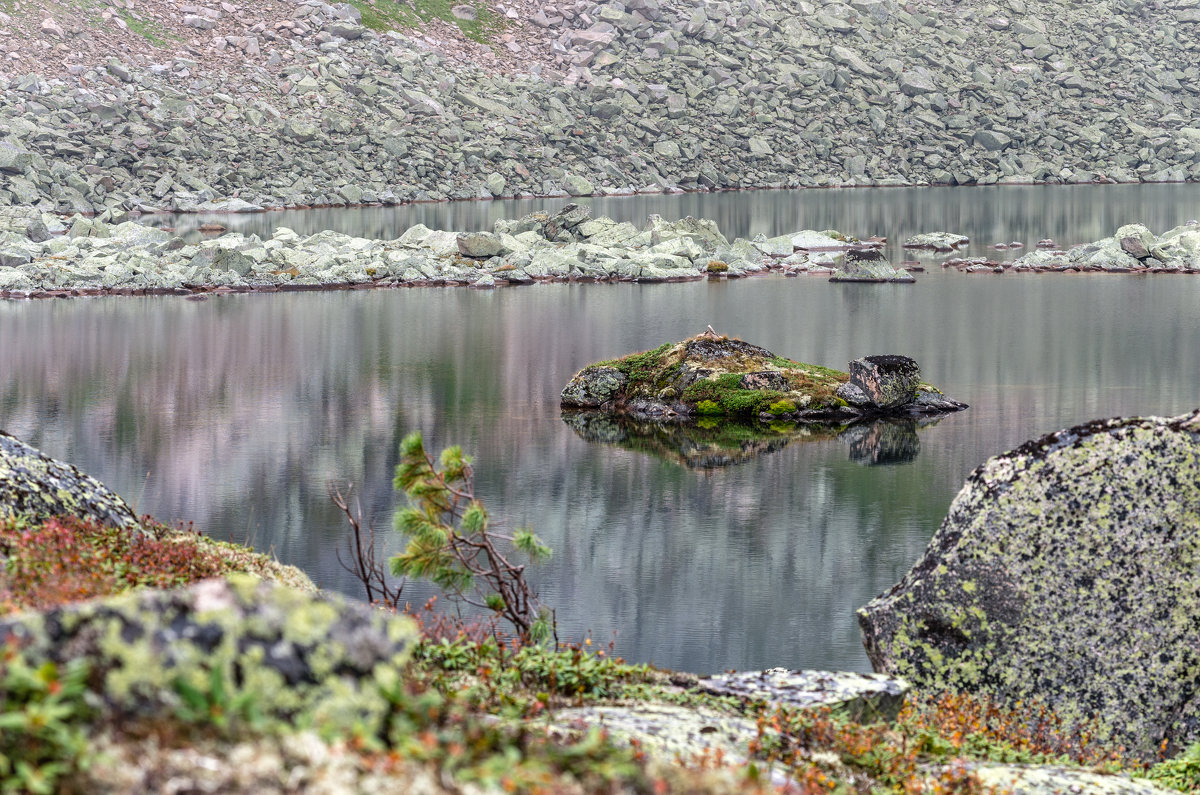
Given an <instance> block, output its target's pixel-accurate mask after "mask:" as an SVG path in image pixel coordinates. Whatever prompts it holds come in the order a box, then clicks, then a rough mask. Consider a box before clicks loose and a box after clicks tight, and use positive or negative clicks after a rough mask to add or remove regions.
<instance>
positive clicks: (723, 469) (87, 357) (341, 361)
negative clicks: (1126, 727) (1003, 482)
mask: <svg viewBox="0 0 1200 795" xmlns="http://www.w3.org/2000/svg"><path fill="white" fill-rule="evenodd" d="M566 201H567V200H566V199H539V200H520V201H495V202H470V203H458V204H433V205H413V206H405V207H395V208H364V209H353V210H306V211H286V212H273V213H264V214H255V215H244V216H217V217H213V216H203V215H197V216H180V217H168V216H152V217H145V218H144V219H143V220H144V221H145V222H147V223H153V224H156V225H164V226H171V227H174V228H176V229H177V230H178V231H179V232H180V233H181V234H187V235H192V236H195V235H198V234H199V232H198V231H193V230H196V229H198V226H199V225H200V224H202V223H205V222H206V221H216V222H219V223H221V224H223V225H226V226H227V227H228V228H229V229H230V230H231V231H241V232H245V233H251V232H254V233H258V234H260V235H269V234H271V233H272V231H273V230H274V228H275V227H277V226H287V227H290V228H292V229H294V230H296V231H297V232H300V233H301V234H311V233H313V232H316V231H319V230H321V229H334V230H337V231H341V232H347V233H350V234H355V235H360V236H365V237H385V238H394V237H398V236H399V235H400V234H401V233H402V232H403V231H404V230H405V229H406V228H408V227H409V226H411V225H413V224H417V223H424V224H426V225H427V226H429V227H431V228H435V229H437V228H440V229H449V230H455V231H474V230H482V229H490V228H491V224H492V222H493V221H494V220H496V219H498V218H513V217H520V216H521V215H524V214H525V213H528V212H532V211H534V210H541V209H548V210H554V209H557V208H559V207H561V206H562V205H563V204H564V203H565V202H566ZM579 201H580V203H585V204H590V205H591V207H592V212H593V215H594V216H599V215H608V216H611V217H613V218H615V219H617V220H623V221H626V220H627V221H633V222H635V223H642V222H644V221H645V219H646V217H647V215H648V214H650V213H658V214H660V215H662V216H663V217H665V218H668V219H674V218H680V217H683V216H687V215H691V216H694V217H698V218H710V219H713V220H715V221H716V222H717V223H718V225H719V226H720V228H721V231H722V232H723V233H724V234H725V235H726V236H727V237H728V238H730V239H731V240H732V239H733V238H734V237H735V236H741V237H752V236H754V235H756V234H760V233H761V234H765V235H767V236H768V237H770V236H773V235H779V234H784V233H787V232H794V231H799V230H801V229H816V230H821V229H837V230H839V231H841V232H843V233H845V234H848V235H854V236H857V237H861V238H866V237H868V236H871V235H879V236H886V237H887V238H888V240H889V243H888V244H887V246H886V248H885V253H886V254H887V256H888V258H889V259H890V260H891V261H892V262H893V263H894V264H898V263H899V262H900V261H901V260H904V259H908V258H912V254H911V253H909V254H906V253H905V252H903V251H902V250H901V248H900V242H901V241H903V240H904V239H905V238H906V237H908V236H909V235H912V234H915V233H918V232H930V231H949V232H958V233H962V234H965V235H968V236H970V238H971V241H972V242H971V244H970V246H969V248H968V249H966V250H963V251H960V252H957V253H956V256H964V255H975V256H979V255H987V256H991V257H994V258H1009V259H1011V258H1013V257H1015V256H1018V255H1019V254H1021V253H1024V252H1025V251H1029V250H1031V249H1032V247H1033V246H1034V244H1035V243H1036V242H1037V241H1038V240H1040V239H1045V238H1051V239H1053V240H1055V241H1056V242H1057V243H1058V244H1059V245H1060V246H1063V247H1065V246H1068V245H1072V244H1077V243H1083V242H1090V241H1093V240H1097V239H1100V238H1102V237H1105V236H1108V235H1111V234H1112V233H1113V232H1114V231H1115V230H1116V229H1117V227H1119V226H1120V225H1122V224H1125V223H1134V222H1141V223H1144V224H1146V225H1147V226H1148V227H1149V228H1150V229H1151V230H1152V231H1153V232H1155V233H1161V232H1163V231H1165V230H1166V229H1169V228H1171V227H1173V226H1176V225H1178V224H1182V223H1184V222H1186V221H1188V220H1189V219H1192V218H1196V217H1200V185H1126V186H1076V187H989V188H969V189H962V188H960V189H936V188H912V189H908V188H903V189H901V188H891V189H854V190H808V191H758V192H749V193H724V194H691V195H667V196H662V195H655V196H635V197H626V198H606V199H601V198H596V199H583V200H579ZM1010 242H1019V243H1022V244H1023V245H1024V248H1023V249H1020V250H1013V249H1007V250H996V249H993V248H991V246H992V245H993V244H995V243H1010ZM943 259H945V256H944V255H941V256H934V255H932V254H929V255H922V257H921V264H922V265H923V266H924V267H925V271H924V272H921V273H918V274H917V282H916V284H913V285H904V284H835V283H829V282H828V281H826V279H825V278H822V277H815V276H801V277H798V278H784V277H783V276H779V275H770V276H763V277H755V278H747V279H740V280H719V281H699V282H691V283H681V284H645V285H639V284H579V283H572V284H539V285H534V286H529V287H520V288H517V287H508V288H502V289H498V290H489V291H482V290H471V289H466V288H428V289H388V290H373V291H372V290H368V291H325V292H303V293H277V294H238V295H222V296H212V297H209V298H208V299H207V300H203V301H194V300H186V299H184V298H181V297H174V296H171V297H104V298H80V299H74V300H39V301H0V429H4V430H6V431H8V432H9V433H12V434H14V435H16V436H18V437H19V438H21V439H23V440H25V441H27V442H29V443H30V444H33V445H35V446H37V447H38V448H40V449H42V450H43V451H45V452H46V453H47V454H49V455H52V456H54V457H56V458H59V459H62V460H66V461H70V462H72V463H74V464H76V465H78V466H79V467H81V468H82V469H83V470H84V471H86V472H88V473H89V474H92V475H94V476H95V477H97V478H99V479H100V480H101V481H103V482H104V483H106V484H107V485H108V486H109V487H111V488H112V489H114V490H115V491H117V492H118V493H120V494H122V495H123V496H125V497H126V498H127V499H129V500H130V501H131V502H132V503H133V505H134V507H135V509H136V510H137V511H139V512H143V513H149V514H152V515H154V516H155V517H157V518H158V519H160V520H162V521H165V522H174V521H177V520H180V521H192V522H194V523H195V526H196V527H197V528H199V529H201V530H202V531H204V532H206V533H208V534H210V535H213V536H216V537H218V538H223V539H230V540H235V541H242V542H249V543H251V544H252V545H254V546H255V547H256V548H258V549H262V550H270V551H272V552H273V553H274V554H275V555H276V556H277V557H278V558H279V559H280V560H281V561H283V562H285V563H291V564H295V565H297V566H299V567H301V568H303V569H304V570H305V571H307V572H308V573H309V574H310V576H312V577H313V579H314V580H315V581H316V582H317V584H318V585H320V586H322V587H326V588H332V589H336V590H339V591H343V592H345V593H347V594H351V595H357V596H361V589H360V587H359V585H358V583H357V581H356V580H355V579H354V578H353V577H352V576H351V575H350V574H348V573H347V572H346V571H344V570H343V569H342V567H341V565H340V564H339V558H338V554H337V550H338V549H339V547H340V545H341V542H342V539H343V537H344V532H345V527H346V525H345V521H344V518H343V517H342V516H341V515H340V513H339V512H338V511H337V509H336V508H335V507H334V506H333V504H332V503H331V501H330V499H329V494H328V492H329V487H330V484H339V485H342V486H344V485H345V484H347V483H352V484H353V493H354V495H355V496H357V497H358V498H359V499H360V500H361V505H362V509H363V512H364V514H365V515H367V516H370V517H373V520H374V523H375V525H376V526H377V528H378V529H379V532H380V538H381V539H382V541H383V544H384V546H385V552H389V553H390V552H395V551H398V550H399V549H400V548H401V547H402V542H401V540H400V539H399V538H398V537H397V536H396V535H395V534H394V533H393V532H392V531H391V521H392V514H393V513H394V511H395V509H396V508H397V507H398V505H399V504H400V501H401V500H402V499H403V498H402V497H400V496H398V495H397V494H395V493H394V492H393V490H392V471H393V469H394V467H395V464H396V462H397V447H398V444H399V441H400V439H401V438H402V437H403V436H404V435H405V434H407V433H408V432H410V431H413V430H420V431H422V432H423V433H424V436H425V442H426V446H427V447H428V448H430V449H431V450H433V451H435V452H436V451H437V450H440V449H441V448H442V447H443V446H446V445H451V444H458V445H461V446H462V447H463V448H464V449H465V450H466V451H467V452H469V453H470V454H472V455H473V456H474V457H475V463H476V493H477V495H478V496H479V497H480V498H481V499H482V500H483V501H484V503H485V504H486V505H487V507H488V509H489V512H490V513H491V515H492V517H493V521H494V522H499V523H501V525H502V526H504V527H508V528H515V527H532V528H533V529H534V530H535V531H536V532H537V533H538V534H539V535H540V536H541V537H542V538H543V539H544V540H545V541H546V543H547V544H548V545H549V546H550V547H551V548H552V549H553V557H552V559H551V560H550V561H549V562H548V563H547V564H545V565H543V566H540V567H538V568H537V569H536V570H534V572H533V574H532V580H533V582H534V583H535V584H536V586H537V587H538V590H539V592H540V595H541V598H542V601H543V602H544V603H546V604H548V605H550V606H552V607H554V608H555V609H556V616H557V621H558V632H559V636H560V637H562V638H563V639H576V640H579V639H582V638H583V637H584V636H585V634H586V633H589V632H590V635H591V638H592V639H593V643H595V644H598V645H600V646H605V647H606V646H607V645H608V644H609V643H610V641H611V642H612V643H613V644H614V646H613V648H614V651H615V653H616V654H619V655H621V656H623V657H625V658H626V659H629V660H633V661H647V662H652V663H654V664H657V665H660V666H663V667H668V668H673V669H680V670H687V671H693V672H697V673H712V672H718V671H722V670H727V669H739V670H747V669H758V668H766V667H772V666H785V667H789V668H817V669H834V670H859V671H866V670H870V665H869V663H868V661H867V658H866V655H865V654H864V653H863V650H862V645H861V641H860V639H859V631H858V626H857V623H856V620H855V615H854V611H855V609H856V608H857V607H859V606H861V605H863V604H865V603H866V602H867V601H868V600H869V599H871V597H873V596H875V595H876V594H877V593H879V592H881V591H884V590H886V589H887V588H889V587H890V586H891V585H892V584H893V583H895V582H896V581H897V580H898V579H899V578H900V577H901V576H902V575H903V574H904V572H905V571H907V570H908V568H909V567H910V566H911V564H912V563H913V562H914V561H915V560H916V559H917V558H918V557H919V555H920V554H921V552H922V551H923V549H924V547H925V545H926V543H927V542H928V540H929V538H930V536H931V535H932V534H933V532H934V530H935V529H936V528H937V526H938V524H939V523H940V522H941V520H942V518H943V517H944V516H945V513H946V510H947V508H948V506H949V504H950V502H951V500H952V499H953V497H954V495H955V493H956V492H957V491H958V489H959V487H960V486H961V484H962V481H963V479H964V478H965V477H966V476H967V475H968V474H969V473H970V471H971V470H972V469H974V468H975V467H976V466H978V465H979V464H981V463H982V462H983V461H985V460H986V459H987V458H988V457H990V456H992V455H995V454H998V453H1001V452H1003V451H1005V450H1008V449H1011V448H1013V447H1015V446H1017V445H1019V444H1021V443H1022V442H1024V441H1026V440H1027V439H1030V438H1034V437H1037V436H1040V435H1042V434H1044V433H1048V432H1051V431H1054V430H1058V429H1060V428H1065V427H1068V426H1070V425H1074V424H1078V423H1081V422H1085V421H1088V420H1091V419H1096V418H1101V417H1109V416H1118V415H1147V414H1157V415H1174V414H1180V413H1183V412H1184V411H1187V410H1190V409H1194V408H1196V407H1197V405H1200V395H1198V391H1200V322H1197V320H1196V317H1197V307H1200V278H1196V277H1191V276H1185V275H1154V276H1149V275H1120V274H1036V275H1032V274H1031V275H1020V274H1014V273H1005V274H1002V275H996V274H991V273H985V274H966V273H961V272H959V271H957V270H955V269H952V268H950V269H943V268H942V267H941V265H940V263H941V261H942V260H943ZM710 325H711V326H712V327H713V328H714V329H716V330H717V331H718V332H720V333H723V334H729V335H731V336H736V337H739V338H741V339H744V340H746V341H749V342H753V343H755V344H758V345H761V346H763V347H766V348H768V349H769V350H771V351H773V352H774V353H776V354H779V355H781V356H786V357H789V358H792V359H796V360H798V361H803V362H810V363H814V364H820V365H825V366H829V367H834V368H837V369H845V368H846V365H847V362H848V361H850V360H851V359H855V358H858V357H861V356H866V355H871V354H885V353H898V354H904V355H906V356H911V357H912V358H914V359H916V360H917V362H919V364H920V366H921V369H922V374H923V377H924V378H925V380H927V381H929V382H931V383H933V384H936V385H937V386H939V387H940V388H941V389H942V390H943V391H944V392H945V393H946V394H947V395H948V396H949V397H951V398H954V399H957V400H961V401H963V402H966V403H968V404H969V405H970V408H969V409H968V410H966V411H963V412H959V413H957V414H952V415H948V416H946V417H945V418H943V419H941V420H940V421H937V422H933V423H928V424H921V423H915V424H914V423H908V424H904V423H900V424H892V425H884V426H863V427H851V428H849V429H844V430H840V431H837V430H833V431H831V430H823V431H822V430H813V431H811V432H808V433H805V432H804V431H803V429H800V430H796V429H792V430H791V431H790V432H787V433H782V432H781V434H780V436H779V438H778V439H777V440H775V441H774V442H772V443H768V444H758V445H754V444H750V443H747V444H744V445H741V446H738V447H736V448H735V449H734V450H733V451H732V452H729V453H727V454H721V455H712V454H708V453H705V452H704V451H705V450H707V449H708V448H706V447H705V445H706V444H708V443H709V442H711V441H712V437H713V436H714V435H716V434H714V433H708V434H705V433H699V434H698V435H696V434H692V435H688V434H680V433H656V432H655V431H654V429H649V430H646V429H638V428H631V427H624V428H616V427H615V426H614V427H613V428H609V429H608V431H607V432H606V433H597V434H590V435H589V434H587V433H582V432H580V431H578V430H577V428H576V427H573V426H572V424H570V423H569V422H568V421H565V420H564V416H563V414H562V412H561V411H560V408H559V400H558V395H559V391H560V390H561V389H562V387H563V385H564V384H566V382H567V381H568V380H569V379H570V378H571V376H572V375H573V374H574V373H575V372H576V371H577V370H579V369H580V368H582V367H583V366H585V365H587V364H590V363H592V362H595V361H598V360H601V359H609V358H614V357H617V356H621V355H624V354H626V353H631V352H635V351H640V350H646V349H649V348H654V347H656V346H658V345H660V344H662V343H664V342H674V341H677V340H680V339H683V338H685V337H689V336H692V335H694V334H697V333H699V332H701V331H704V330H705V328H706V327H707V326H710ZM568 419H569V418H568ZM700 430H701V431H705V430H707V431H711V430H712V429H700ZM681 440H682V441H681ZM697 451H699V452H697ZM434 593H435V592H434V590H433V589H432V588H431V587H430V586H427V585H425V584H423V583H409V584H407V585H406V586H405V590H404V594H405V597H406V598H408V599H409V600H410V601H411V602H412V604H413V605H416V606H419V605H421V604H423V603H424V602H425V601H426V600H427V599H428V598H429V597H430V596H432V595H433V594H434ZM441 604H443V605H444V604H445V600H442V602H441Z"/></svg>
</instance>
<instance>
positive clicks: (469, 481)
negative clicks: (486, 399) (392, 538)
mask: <svg viewBox="0 0 1200 795" xmlns="http://www.w3.org/2000/svg"><path fill="white" fill-rule="evenodd" d="M471 463H472V459H471V457H470V456H467V455H463V451H462V448H460V447H457V446H454V447H447V448H446V449H445V450H443V451H442V454H441V458H440V459H439V462H438V464H440V469H439V468H438V464H435V462H434V460H433V458H432V457H431V456H430V455H429V454H428V453H427V452H425V445H424V442H423V440H422V438H421V434H420V433H412V434H409V435H408V436H406V437H405V438H404V441H403V442H401V443H400V463H399V464H397V465H396V477H395V480H394V483H393V485H394V486H395V488H396V489H397V490H399V491H403V492H404V494H405V496H407V498H408V501H409V506H408V507H407V508H403V509H401V510H400V511H398V512H397V514H396V520H395V525H396V529H397V530H398V531H399V532H400V533H401V534H402V535H403V536H404V537H405V538H407V539H408V545H407V546H406V548H405V550H404V552H402V553H401V554H399V555H396V556H395V557H393V558H392V560H391V568H392V573H393V574H395V575H396V576H408V577H419V578H423V579H428V580H431V581H433V583H434V584H436V585H437V586H439V587H440V588H442V589H443V590H445V591H446V592H447V593H448V594H450V595H451V596H452V597H454V598H456V599H461V600H462V601H464V602H466V603H468V604H471V605H474V606H476V607H482V608H486V609H488V610H491V611H493V612H494V613H495V614H496V615H497V616H499V617H500V618H502V619H504V620H506V621H508V622H509V623H510V624H512V626H513V627H514V629H516V631H517V634H518V635H520V636H521V637H523V638H530V639H533V640H542V639H544V638H546V637H548V636H549V635H550V634H551V631H552V614H551V612H550V610H549V609H547V608H545V607H543V606H542V605H541V603H540V602H539V601H538V598H537V594H536V593H534V591H533V588H532V587H531V586H530V585H529V582H528V580H527V579H526V578H525V564H523V563H514V562H513V561H512V560H510V558H509V555H511V554H512V553H513V552H517V553H520V554H522V555H524V556H525V557H527V558H528V559H529V561H530V562H534V563H537V562H541V561H545V560H547V559H548V558H549V557H550V549H549V547H547V546H546V545H545V544H543V543H542V540H541V539H540V538H538V537H537V536H536V535H534V534H533V532H532V531H530V530H525V529H518V530H516V531H515V532H513V533H512V534H504V533H500V532H498V531H496V530H495V529H494V528H492V527H491V526H490V523H489V519H488V514H487V510H486V509H485V508H484V507H483V503H481V502H480V501H479V500H477V499H475V490H474V489H475V487H474V470H473V469H472V467H471ZM505 548H508V552H506V551H505Z"/></svg>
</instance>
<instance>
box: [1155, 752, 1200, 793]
mask: <svg viewBox="0 0 1200 795" xmlns="http://www.w3.org/2000/svg"><path fill="white" fill-rule="evenodd" d="M1146 778H1148V779H1150V780H1151V781H1153V782H1154V783H1155V784H1161V785H1162V786H1164V787H1170V788H1171V789H1177V790H1179V791H1180V792H1200V743H1194V744H1193V745H1191V746H1189V747H1188V749H1187V750H1186V751H1184V752H1183V753H1182V754H1180V755H1179V756H1177V757H1175V758H1174V759H1168V760H1166V761H1164V762H1159V763H1158V764H1157V765H1155V766H1154V767H1152V768H1150V769H1149V770H1148V771H1146Z"/></svg>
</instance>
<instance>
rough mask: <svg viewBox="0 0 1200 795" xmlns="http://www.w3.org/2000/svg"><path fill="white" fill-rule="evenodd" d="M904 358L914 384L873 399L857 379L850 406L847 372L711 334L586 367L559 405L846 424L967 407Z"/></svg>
mask: <svg viewBox="0 0 1200 795" xmlns="http://www.w3.org/2000/svg"><path fill="white" fill-rule="evenodd" d="M902 358H904V357H895V356H892V357H869V358H868V359H867V360H862V361H868V362H869V361H872V360H873V359H880V360H883V359H887V360H888V361H889V362H890V361H891V360H892V359H902ZM905 361H906V362H911V368H909V369H910V370H911V373H915V374H916V376H917V378H916V380H915V381H913V382H912V383H909V382H908V381H904V383H903V385H901V386H899V387H896V388H895V389H892V388H891V387H889V388H888V389H883V390H882V391H881V390H876V392H878V394H875V393H874V392H872V388H871V387H870V385H869V384H867V383H866V382H863V383H862V384H859V386H858V387H856V389H857V391H856V392H854V394H855V395H857V394H859V393H862V394H863V399H862V400H860V401H857V402H855V403H852V402H851V401H849V400H847V399H845V397H843V396H842V387H844V386H845V385H846V384H847V382H849V381H851V378H852V376H851V375H849V374H847V373H844V372H841V371H838V370H831V369H829V368H827V367H820V366H817V365H812V364H803V363H801V362H797V361H793V360H791V359H786V358H784V357H782V356H777V355H775V354H774V353H772V352H771V351H769V350H767V349H765V348H760V347H759V346H757V345H752V344H751V343H749V342H744V341H742V340H739V339H733V338H730V337H725V336H720V335H718V334H716V333H715V332H712V331H711V330H710V331H706V332H705V333H703V334H700V335H698V336H695V337H691V338H690V339H686V340H683V341H682V342H677V343H674V344H672V343H666V344H664V345H660V346H659V347H657V348H655V349H654V350H651V351H645V352H643V353H635V354H630V355H629V356H625V357H622V358H620V359H616V360H614V361H607V362H598V363H597V364H593V365H591V366H589V367H585V368H584V369H582V370H580V371H579V372H578V373H577V374H576V375H575V377H574V378H572V379H571V381H570V382H569V383H568V384H567V385H566V387H564V388H563V391H562V394H561V402H562V406H563V408H564V409H569V410H578V409H585V410H591V411H600V412H603V413H605V414H611V415H616V416H626V417H633V418H636V419H647V420H671V421H677V420H680V419H694V418H697V417H708V418H710V419H712V418H738V419H741V420H747V419H751V420H762V421H767V422H770V421H776V420H789V421H793V422H820V423H847V422H854V421H857V420H862V419H867V418H873V417H880V416H914V415H928V414H937V413H944V412H947V411H957V410H959V409H964V408H966V406H965V405H964V404H962V403H956V402H954V401H951V400H949V399H947V398H945V396H944V395H942V394H941V393H940V392H939V391H938V390H937V389H935V388H934V387H932V386H929V385H928V384H925V383H921V382H920V379H919V373H920V371H919V370H918V369H917V366H916V363H915V362H913V361H912V360H911V359H905ZM860 369H861V368H860ZM875 369H879V368H875ZM892 369H895V368H892ZM889 372H890V371H889ZM905 372H906V373H908V372H909V371H908V370H906V371H905ZM860 380H861V379H860ZM910 380H911V379H910ZM900 392H904V394H903V395H900ZM897 396H899V398H897Z"/></svg>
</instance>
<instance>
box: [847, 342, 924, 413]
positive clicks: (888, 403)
mask: <svg viewBox="0 0 1200 795" xmlns="http://www.w3.org/2000/svg"><path fill="white" fill-rule="evenodd" d="M920 383H921V368H920V367H919V366H918V365H917V362H916V360H914V359H910V358H909V357H907V356H899V355H896V354H884V355H882V356H865V357H863V358H861V359H855V360H854V361H852V362H850V381H849V382H848V383H847V384H845V386H844V387H838V390H837V395H838V397H840V398H842V399H843V400H845V401H846V402H847V403H849V404H850V405H852V406H857V407H860V408H873V409H893V408H897V407H898V406H903V405H905V404H906V403H911V402H912V400H913V399H914V398H915V397H916V395H917V386H919V385H920Z"/></svg>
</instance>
